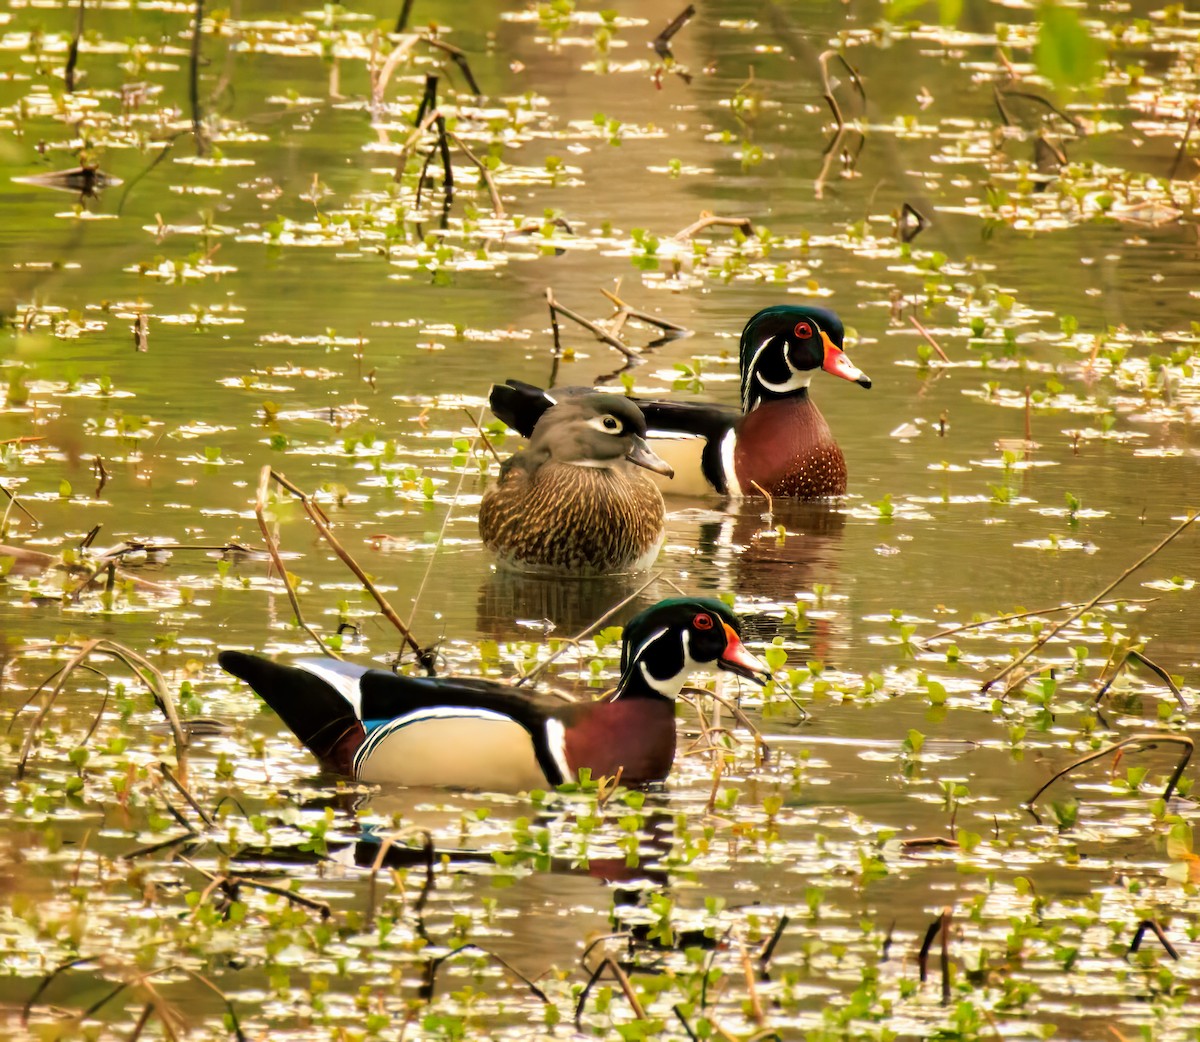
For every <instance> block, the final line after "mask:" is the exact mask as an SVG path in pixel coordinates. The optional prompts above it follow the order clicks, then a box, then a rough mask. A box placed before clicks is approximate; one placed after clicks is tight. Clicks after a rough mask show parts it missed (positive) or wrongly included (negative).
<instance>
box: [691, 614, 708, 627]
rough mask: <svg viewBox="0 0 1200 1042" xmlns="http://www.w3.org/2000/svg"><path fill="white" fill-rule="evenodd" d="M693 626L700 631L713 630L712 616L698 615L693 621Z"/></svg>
mask: <svg viewBox="0 0 1200 1042" xmlns="http://www.w3.org/2000/svg"><path fill="white" fill-rule="evenodd" d="M692 624H693V625H694V626H695V627H696V629H698V630H711V629H712V628H713V620H712V616H711V615H697V616H696V617H695V618H694V619H692Z"/></svg>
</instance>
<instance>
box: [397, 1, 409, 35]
mask: <svg viewBox="0 0 1200 1042" xmlns="http://www.w3.org/2000/svg"><path fill="white" fill-rule="evenodd" d="M412 9H413V0H404V3H403V4H401V5H400V14H399V15H397V16H396V28H395V29H393V30H392V32H394V33H396V34H397V35H399V34H400V33H402V32H404V31H405V30H406V29H407V28H408V19H409V16H410V15H411V14H412Z"/></svg>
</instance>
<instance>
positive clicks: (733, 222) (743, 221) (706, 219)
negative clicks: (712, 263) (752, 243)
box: [672, 211, 754, 242]
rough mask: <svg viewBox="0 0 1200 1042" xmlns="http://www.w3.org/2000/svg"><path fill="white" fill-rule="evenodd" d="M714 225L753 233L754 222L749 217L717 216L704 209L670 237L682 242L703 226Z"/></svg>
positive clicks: (699, 230) (747, 233)
mask: <svg viewBox="0 0 1200 1042" xmlns="http://www.w3.org/2000/svg"><path fill="white" fill-rule="evenodd" d="M714 225H717V226H720V227H722V228H739V229H740V230H741V231H742V232H743V233H744V234H746V235H753V234H754V222H753V221H752V220H750V218H749V217H717V216H716V215H715V214H711V213H708V212H707V211H705V212H704V213H702V214H701V215H700V217H699V218H698V219H697V220H695V221H693V222H692V223H691V224H689V225H688V226H687V227H686V228H680V229H679V231H677V232H676V233H675V234H674V236H672V238H674V239H675V240H677V241H678V242H683V241H684V240H686V239H690V238H692V236H694V235H695V234H696V233H697V232H702V231H704V229H705V228H712V227H713V226H714Z"/></svg>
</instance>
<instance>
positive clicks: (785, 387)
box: [746, 323, 815, 411]
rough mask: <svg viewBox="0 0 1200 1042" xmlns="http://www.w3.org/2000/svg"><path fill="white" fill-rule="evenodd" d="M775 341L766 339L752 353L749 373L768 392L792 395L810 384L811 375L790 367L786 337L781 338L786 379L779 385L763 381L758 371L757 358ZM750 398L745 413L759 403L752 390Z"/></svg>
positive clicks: (773, 338) (792, 366) (772, 338)
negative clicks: (786, 370) (786, 369)
mask: <svg viewBox="0 0 1200 1042" xmlns="http://www.w3.org/2000/svg"><path fill="white" fill-rule="evenodd" d="M814 324H815V323H814ZM775 339H777V338H776V337H767V339H766V340H764V341H763V342H762V344H761V346H760V347H759V349H758V350H757V351H755V352H754V357H753V358H752V359H751V360H750V372H751V373H753V374H754V378H755V379H756V380H757V381H758V382H759V385H760V386H762V387H765V388H766V389H767V390H768V391H771V392H773V393H774V394H792V393H793V392H795V391H799V390H802V389H803V388H805V387H807V386H808V385H809V383H810V382H811V380H812V373H810V372H808V371H807V370H803V369H797V368H796V367H795V366H794V365H792V360H791V359H790V358H789V357H788V352H787V338H786V337H784V338H783V364H784V365H786V366H787V367H788V377H787V379H786V380H784V381H782V382H781V383H772V382H771V381H770V380H767V379H765V378H764V377H763V375H762V373H760V372H759V371H758V360H759V358H760V357H761V356H762V353H763V352H764V351H765V350H766V349H767V348H768V347H770V346H771V344H772V342H773V341H774V340H775ZM750 398H751V400H750V401H749V402H747V403H746V405H747V406H748V407H749V408H748V409H747V410H746V411H749V409H753V408H756V407H757V406H758V403H759V396H758V395H756V394H755V393H754V391H753V389H751V390H750Z"/></svg>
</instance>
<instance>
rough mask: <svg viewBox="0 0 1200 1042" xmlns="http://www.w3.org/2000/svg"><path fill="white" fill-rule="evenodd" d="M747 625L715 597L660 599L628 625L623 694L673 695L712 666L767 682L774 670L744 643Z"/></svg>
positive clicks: (623, 662) (621, 689) (623, 661)
mask: <svg viewBox="0 0 1200 1042" xmlns="http://www.w3.org/2000/svg"><path fill="white" fill-rule="evenodd" d="M741 629H742V624H741V620H740V619H739V618H738V617H737V615H736V614H735V613H734V612H733V611H731V610H730V609H729V608H728V607H727V606H726V605H724V604H723V603H721V601H718V600H714V599H712V598H711V597H677V598H672V599H670V600H664V601H659V602H658V603H657V604H656V605H654V606H653V607H651V608H647V609H646V610H645V611H643V612H641V613H640V614H638V615H636V616H634V617H633V618H632V619H631V620H630V621H629V623H628V624H627V625H626V627H625V632H624V645H623V647H622V649H621V682H620V685H619V694H624V693H630V692H633V691H642V692H643V693H647V694H649V693H655V694H659V695H665V696H668V697H673V696H674V695H676V694H678V692H679V689H680V688H681V687H683V685H684V684H685V683H686V682H687V678H688V675H689V674H690V673H691V672H692V670H694V669H698V668H702V667H704V666H708V665H712V666H715V667H716V668H717V669H722V670H726V671H727V672H730V673H735V674H737V675H738V676H742V677H746V678H747V679H749V680H754V681H756V682H757V683H760V684H761V683H765V682H766V681H767V680H768V679H770V673H769V672H768V671H767V669H766V667H765V666H764V665H763V664H762V663H761V662H759V661H758V659H756V658H755V657H754V656H753V655H751V654H750V652H748V651H747V650H746V648H745V645H743V644H742V641H741Z"/></svg>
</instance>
